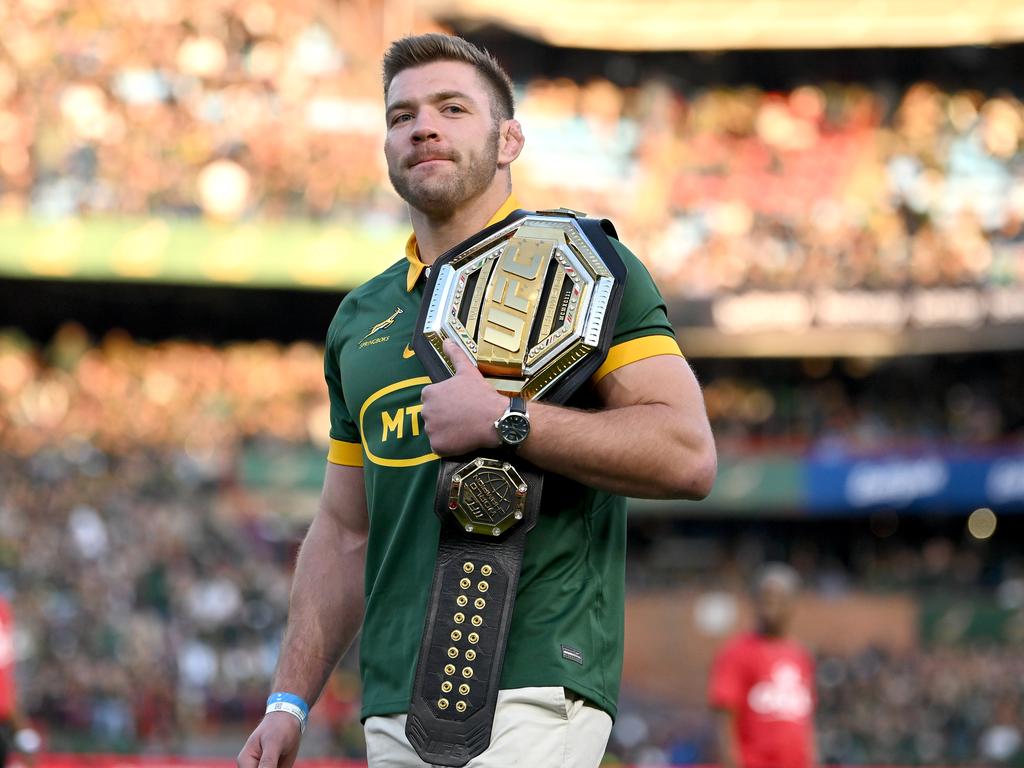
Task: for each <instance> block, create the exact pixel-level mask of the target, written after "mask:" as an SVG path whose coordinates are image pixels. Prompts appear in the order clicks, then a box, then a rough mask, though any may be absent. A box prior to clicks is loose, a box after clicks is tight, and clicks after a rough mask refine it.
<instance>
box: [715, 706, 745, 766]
mask: <svg viewBox="0 0 1024 768" xmlns="http://www.w3.org/2000/svg"><path fill="white" fill-rule="evenodd" d="M715 730H716V734H715V735H716V737H717V739H716V741H717V742H718V763H719V765H720V766H721V768H739V764H740V763H739V757H738V755H737V754H736V729H735V723H734V722H733V715H732V713H731V712H719V714H718V718H717V722H716V729H715Z"/></svg>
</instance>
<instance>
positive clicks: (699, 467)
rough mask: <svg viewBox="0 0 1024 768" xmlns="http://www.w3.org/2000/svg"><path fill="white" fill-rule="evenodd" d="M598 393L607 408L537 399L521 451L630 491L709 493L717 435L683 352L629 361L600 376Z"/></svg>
mask: <svg viewBox="0 0 1024 768" xmlns="http://www.w3.org/2000/svg"><path fill="white" fill-rule="evenodd" d="M597 393H598V395H599V396H600V398H601V400H602V402H603V403H604V406H605V410H601V411H578V410H573V409H569V408H559V407H557V406H551V405H546V404H544V403H531V404H530V408H529V411H530V422H531V429H530V436H529V437H528V438H527V439H526V441H525V442H524V443H523V445H522V446H521V447H520V449H519V453H520V454H521V455H522V456H523V458H525V459H527V460H529V461H532V462H533V463H534V464H536V465H537V466H540V467H544V468H545V469H547V470H551V471H553V472H557V473H558V474H561V475H565V476H566V477H571V478H573V479H574V480H577V481H579V482H581V483H584V484H586V485H590V486H593V487H595V488H602V489H604V490H607V491H611V492H612V493H618V494H622V495H626V496H635V497H646V498H684V499H699V498H703V497H704V496H706V495H707V494H708V493H709V492H710V490H711V484H712V483H713V482H714V478H715V470H716V458H715V446H714V441H713V439H712V436H711V427H710V425H709V424H708V419H707V415H706V413H705V410H704V399H703V397H702V396H701V393H700V387H699V386H698V385H697V380H696V378H695V377H694V375H693V372H692V371H691V370H690V367H689V366H688V365H687V364H686V361H685V360H684V359H683V358H681V357H674V356H668V355H661V356H658V357H651V358H647V359H646V360H639V361H637V362H635V363H631V364H629V365H626V366H624V367H622V368H619V369H618V370H615V371H613V372H612V373H610V374H608V375H607V376H605V377H604V378H603V379H601V381H599V382H598V384H597Z"/></svg>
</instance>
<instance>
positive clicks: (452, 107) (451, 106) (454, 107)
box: [441, 104, 466, 114]
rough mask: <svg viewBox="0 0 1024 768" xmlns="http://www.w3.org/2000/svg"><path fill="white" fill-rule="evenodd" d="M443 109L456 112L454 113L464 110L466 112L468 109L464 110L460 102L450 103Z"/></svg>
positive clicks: (443, 110)
mask: <svg viewBox="0 0 1024 768" xmlns="http://www.w3.org/2000/svg"><path fill="white" fill-rule="evenodd" d="M441 111H442V112H451V113H454V114H460V113H462V112H465V111H466V110H464V109H463V108H462V107H460V106H459V105H458V104H449V105H447V106H446V107H444V108H443V109H442V110H441Z"/></svg>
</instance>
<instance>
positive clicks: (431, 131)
mask: <svg viewBox="0 0 1024 768" xmlns="http://www.w3.org/2000/svg"><path fill="white" fill-rule="evenodd" d="M437 137H438V133H437V126H436V124H435V123H434V121H433V119H432V117H431V115H430V110H427V109H421V110H420V111H419V113H418V114H417V115H416V125H414V126H413V130H412V141H413V143H414V144H421V143H423V142H424V141H429V140H431V139H436V138H437Z"/></svg>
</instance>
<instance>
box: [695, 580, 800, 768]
mask: <svg viewBox="0 0 1024 768" xmlns="http://www.w3.org/2000/svg"><path fill="white" fill-rule="evenodd" d="M798 589H799V577H798V576H797V574H796V571H794V570H793V569H792V568H790V567H789V566H788V565H785V564H782V563H770V564H768V565H766V566H765V567H764V568H763V569H762V571H761V573H760V575H759V576H758V578H757V580H756V582H755V586H754V610H755V614H756V621H757V628H756V630H755V631H754V632H752V633H748V634H743V635H740V636H739V637H736V638H734V639H733V640H731V641H730V642H729V643H727V644H726V645H725V647H724V648H722V650H721V651H720V652H719V654H718V656H717V657H716V658H715V662H714V665H713V666H712V671H711V681H710V685H709V692H708V698H709V700H710V704H711V706H712V707H713V708H714V709H715V710H717V712H718V717H717V730H718V749H719V760H720V762H721V765H722V768H810V766H811V765H813V764H814V761H815V755H814V752H815V747H814V665H813V662H812V660H811V657H810V655H809V654H808V653H807V651H806V650H804V649H803V647H801V646H800V644H799V643H797V642H796V641H795V640H793V639H791V638H790V636H789V630H790V625H791V621H792V616H793V602H794V599H795V597H796V594H797V592H798Z"/></svg>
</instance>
